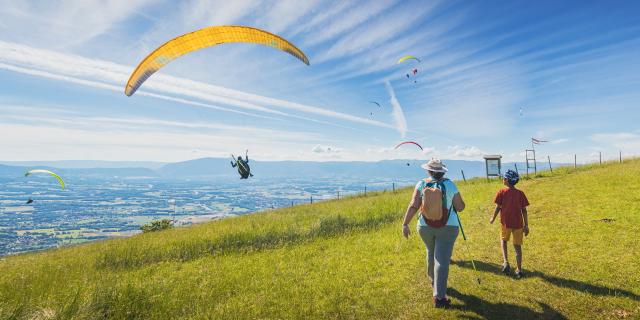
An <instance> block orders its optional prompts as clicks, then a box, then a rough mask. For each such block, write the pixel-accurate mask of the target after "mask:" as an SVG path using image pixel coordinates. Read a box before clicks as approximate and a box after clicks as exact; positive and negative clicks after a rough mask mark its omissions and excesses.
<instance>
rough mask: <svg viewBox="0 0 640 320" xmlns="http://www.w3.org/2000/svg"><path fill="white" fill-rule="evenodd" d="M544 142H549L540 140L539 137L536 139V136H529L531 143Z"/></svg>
mask: <svg viewBox="0 0 640 320" xmlns="http://www.w3.org/2000/svg"><path fill="white" fill-rule="evenodd" d="M544 142H549V141H547V140H540V139H536V138H531V143H533V144H541V143H544Z"/></svg>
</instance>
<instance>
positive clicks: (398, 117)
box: [385, 81, 408, 138]
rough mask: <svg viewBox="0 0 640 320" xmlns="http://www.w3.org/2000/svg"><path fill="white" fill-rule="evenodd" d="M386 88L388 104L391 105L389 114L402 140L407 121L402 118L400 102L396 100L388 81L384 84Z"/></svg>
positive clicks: (405, 131)
mask: <svg viewBox="0 0 640 320" xmlns="http://www.w3.org/2000/svg"><path fill="white" fill-rule="evenodd" d="M385 86H386V88H387V92H388V93H389V102H390V103H391V107H392V108H393V111H392V112H391V116H392V117H393V120H394V122H395V124H396V130H398V132H400V135H401V136H402V137H403V138H404V137H405V136H406V135H407V130H408V129H407V120H406V119H405V117H404V112H403V111H402V106H401V105H400V102H399V101H398V99H397V98H396V93H395V91H394V90H393V87H392V86H391V83H389V82H388V81H387V82H386V83H385Z"/></svg>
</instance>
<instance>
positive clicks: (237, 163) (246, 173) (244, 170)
mask: <svg viewBox="0 0 640 320" xmlns="http://www.w3.org/2000/svg"><path fill="white" fill-rule="evenodd" d="M248 153H249V151H247V153H245V156H244V157H245V159H246V160H242V157H238V158H237V159H236V157H235V156H234V155H233V154H232V155H231V158H233V160H234V161H232V162H231V166H232V167H233V168H235V167H238V173H239V174H240V179H248V178H249V177H253V174H251V168H250V167H249V156H248Z"/></svg>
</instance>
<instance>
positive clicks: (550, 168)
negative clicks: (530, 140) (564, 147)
mask: <svg viewBox="0 0 640 320" xmlns="http://www.w3.org/2000/svg"><path fill="white" fill-rule="evenodd" d="M547 160H548V161H549V170H550V171H551V173H553V168H552V167H551V157H550V156H547Z"/></svg>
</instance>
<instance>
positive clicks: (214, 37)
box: [124, 26, 309, 96]
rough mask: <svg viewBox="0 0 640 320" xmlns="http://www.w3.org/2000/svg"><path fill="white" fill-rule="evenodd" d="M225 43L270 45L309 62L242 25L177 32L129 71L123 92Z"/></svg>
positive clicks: (129, 92)
mask: <svg viewBox="0 0 640 320" xmlns="http://www.w3.org/2000/svg"><path fill="white" fill-rule="evenodd" d="M229 42H248V43H256V44H261V45H265V46H270V47H273V48H276V49H279V50H282V51H285V52H287V53H289V54H290V55H292V56H294V57H296V58H298V59H300V60H301V61H302V62H304V63H305V64H307V65H309V59H307V56H306V55H305V54H304V52H302V51H301V50H300V49H298V48H297V47H296V46H294V45H293V44H291V43H290V42H289V41H287V40H286V39H284V38H282V37H279V36H277V35H275V34H272V33H269V32H267V31H264V30H260V29H256V28H251V27H244V26H213V27H207V28H204V29H200V30H197V31H194V32H190V33H187V34H184V35H181V36H179V37H177V38H175V39H173V40H170V41H168V42H167V43H165V44H163V45H161V46H160V47H158V48H157V49H156V50H154V51H153V52H151V54H149V55H148V56H147V57H146V58H144V60H142V62H140V64H139V65H138V67H137V68H136V69H135V70H134V71H133V73H132V74H131V77H130V78H129V81H128V82H127V86H126V87H125V90H124V93H125V94H126V95H127V96H131V95H133V94H134V93H135V92H136V90H138V88H140V86H141V85H142V83H144V82H145V81H146V80H147V79H148V78H149V77H150V76H151V75H153V74H154V73H155V72H156V71H158V70H160V68H162V67H164V66H165V65H166V64H168V63H169V62H171V61H173V60H175V59H177V58H179V57H181V56H183V55H185V54H187V53H189V52H192V51H196V50H200V49H203V48H206V47H210V46H215V45H219V44H223V43H229Z"/></svg>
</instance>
